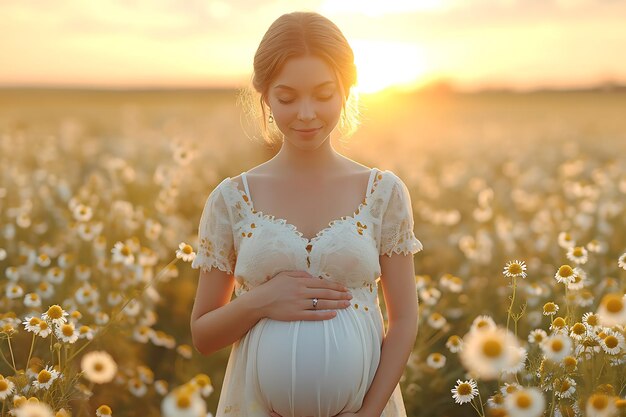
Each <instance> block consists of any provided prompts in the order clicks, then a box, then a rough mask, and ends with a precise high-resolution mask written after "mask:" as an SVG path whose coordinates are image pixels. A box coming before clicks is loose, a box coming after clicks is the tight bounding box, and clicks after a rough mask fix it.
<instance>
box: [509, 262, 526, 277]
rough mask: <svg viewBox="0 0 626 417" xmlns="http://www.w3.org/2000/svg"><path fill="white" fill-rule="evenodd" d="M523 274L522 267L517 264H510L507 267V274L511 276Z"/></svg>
mask: <svg viewBox="0 0 626 417" xmlns="http://www.w3.org/2000/svg"><path fill="white" fill-rule="evenodd" d="M522 272H523V269H522V266H521V265H520V264H518V263H512V264H511V265H509V273H510V274H512V275H519V274H521V273H522Z"/></svg>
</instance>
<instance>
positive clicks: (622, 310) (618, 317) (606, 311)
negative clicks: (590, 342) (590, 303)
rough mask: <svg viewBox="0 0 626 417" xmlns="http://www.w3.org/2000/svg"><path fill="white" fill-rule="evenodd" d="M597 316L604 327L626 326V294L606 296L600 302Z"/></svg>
mask: <svg viewBox="0 0 626 417" xmlns="http://www.w3.org/2000/svg"><path fill="white" fill-rule="evenodd" d="M597 314H598V317H599V318H600V324H602V325H603V326H607V327H613V326H616V325H617V326H625V325H626V294H617V293H612V294H606V295H605V296H604V297H602V300H601V301H600V306H598V311H597Z"/></svg>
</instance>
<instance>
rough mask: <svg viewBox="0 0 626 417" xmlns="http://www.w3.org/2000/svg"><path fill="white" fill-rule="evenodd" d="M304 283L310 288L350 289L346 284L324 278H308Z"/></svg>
mask: <svg viewBox="0 0 626 417" xmlns="http://www.w3.org/2000/svg"><path fill="white" fill-rule="evenodd" d="M304 284H305V285H306V286H307V287H308V288H329V289H331V290H335V291H348V287H346V286H345V285H343V284H340V283H338V282H335V281H331V280H328V279H324V278H321V279H310V280H306V281H305V282H304Z"/></svg>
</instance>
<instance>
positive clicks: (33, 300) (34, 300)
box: [24, 292, 41, 308]
mask: <svg viewBox="0 0 626 417" xmlns="http://www.w3.org/2000/svg"><path fill="white" fill-rule="evenodd" d="M24 305H25V306H26V307H32V308H38V307H41V297H40V296H39V294H37V293H36V292H30V293H28V294H26V295H25V296H24Z"/></svg>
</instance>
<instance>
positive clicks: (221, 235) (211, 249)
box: [191, 187, 237, 274]
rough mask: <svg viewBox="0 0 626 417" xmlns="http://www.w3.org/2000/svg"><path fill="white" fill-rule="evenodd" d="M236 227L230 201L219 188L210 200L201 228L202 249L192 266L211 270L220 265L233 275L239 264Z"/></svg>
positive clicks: (200, 242) (201, 218)
mask: <svg viewBox="0 0 626 417" xmlns="http://www.w3.org/2000/svg"><path fill="white" fill-rule="evenodd" d="M233 242H234V239H233V229H232V226H231V221H230V215H229V213H228V207H227V205H226V200H224V196H223V195H222V192H221V190H220V188H219V187H216V188H215V189H214V190H213V191H212V192H211V194H209V197H208V198H207V200H206V203H205V205H204V210H203V211H202V216H201V217H200V226H199V227H198V252H197V254H196V257H195V258H194V260H193V262H192V263H191V267H192V268H194V269H198V268H201V269H202V270H203V271H210V270H211V268H218V269H220V270H221V271H224V272H227V273H228V274H233V270H234V269H235V263H236V259H237V257H236V254H235V248H234V244H233Z"/></svg>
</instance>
